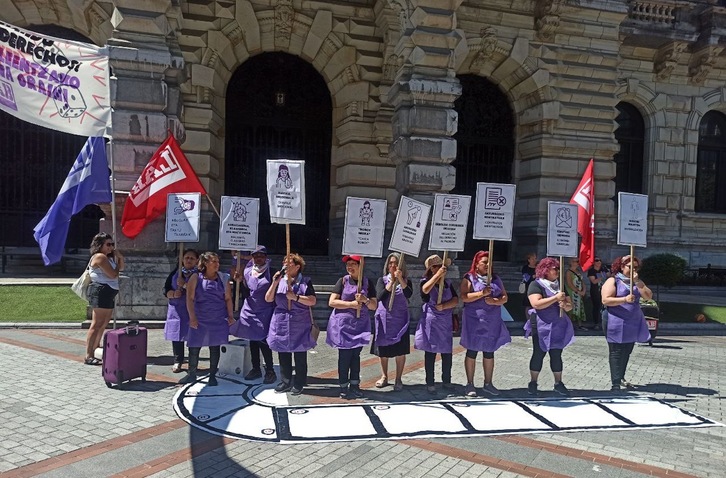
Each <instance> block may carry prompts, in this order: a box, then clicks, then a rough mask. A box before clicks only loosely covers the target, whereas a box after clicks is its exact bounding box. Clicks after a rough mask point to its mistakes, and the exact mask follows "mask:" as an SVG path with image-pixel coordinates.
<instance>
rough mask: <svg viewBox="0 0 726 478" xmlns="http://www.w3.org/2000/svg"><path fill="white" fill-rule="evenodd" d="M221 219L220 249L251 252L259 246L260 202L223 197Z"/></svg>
mask: <svg viewBox="0 0 726 478" xmlns="http://www.w3.org/2000/svg"><path fill="white" fill-rule="evenodd" d="M221 210H222V211H221V213H220V219H219V248H220V249H224V250H229V251H251V250H253V249H254V248H255V247H256V246H257V236H258V230H259V222H260V200H259V199H258V198H242V197H236V196H222V208H221Z"/></svg>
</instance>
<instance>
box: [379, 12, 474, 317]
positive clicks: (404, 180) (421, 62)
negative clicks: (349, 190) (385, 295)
mask: <svg viewBox="0 0 726 478" xmlns="http://www.w3.org/2000/svg"><path fill="white" fill-rule="evenodd" d="M390 3H391V4H393V5H394V7H395V8H397V9H398V13H399V19H400V22H401V37H400V39H399V41H398V44H397V45H396V48H395V55H396V56H397V57H398V58H399V59H401V61H400V63H401V66H400V68H399V70H398V72H397V75H396V78H395V81H394V82H393V84H392V85H391V87H390V90H389V92H388V101H389V103H390V104H391V105H393V108H394V113H393V118H392V125H393V142H392V144H391V149H390V157H391V159H392V160H393V162H394V164H395V165H396V190H397V192H398V193H399V194H401V195H406V196H408V197H411V198H414V199H417V200H419V201H421V202H425V203H428V204H433V195H434V194H435V193H440V192H447V191H451V190H452V189H453V188H454V186H455V180H456V171H455V169H454V167H453V166H452V165H451V163H452V162H453V161H454V160H455V159H456V141H455V140H454V138H453V136H454V134H455V133H456V130H457V120H458V116H457V113H456V111H455V110H454V101H456V99H457V98H458V97H459V96H460V95H461V85H460V84H459V81H458V80H457V79H456V71H455V64H456V57H457V53H459V52H458V47H459V46H460V45H462V44H463V45H465V44H466V41H465V38H464V35H463V32H461V31H460V30H456V13H455V11H456V8H457V7H458V6H459V5H460V4H461V0H449V1H444V2H442V1H438V0H414V1H412V2H407V1H391V2H390ZM399 199H400V197H399V198H396V200H395V201H394V203H393V204H390V206H391V208H392V209H393V210H392V213H393V214H395V213H396V212H397V209H398V202H399ZM427 245H428V241H427V240H424V244H423V245H422V248H421V252H420V255H419V257H418V258H413V257H406V262H407V263H408V264H409V275H410V277H411V280H412V281H413V282H414V283H415V282H418V281H419V279H420V278H421V276H422V275H423V266H422V263H423V260H424V259H425V258H426V257H427V256H428V255H429V254H430V253H431V252H429V251H428V248H427V247H426V246H427ZM435 252H436V253H438V254H441V251H435ZM457 275H458V271H456V270H452V271H451V276H452V277H453V276H457ZM416 290H418V287H416ZM411 314H412V317H418V316H419V314H420V298H419V297H418V296H417V295H416V294H415V295H414V297H413V299H412V300H411Z"/></svg>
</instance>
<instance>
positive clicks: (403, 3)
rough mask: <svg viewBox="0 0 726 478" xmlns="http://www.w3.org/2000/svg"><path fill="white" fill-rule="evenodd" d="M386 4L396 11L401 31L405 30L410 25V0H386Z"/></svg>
mask: <svg viewBox="0 0 726 478" xmlns="http://www.w3.org/2000/svg"><path fill="white" fill-rule="evenodd" d="M388 4H389V5H390V6H391V8H393V9H394V10H395V11H396V12H397V13H398V20H399V21H400V22H401V32H405V31H406V30H408V29H409V28H411V27H412V25H411V20H410V18H411V10H412V8H411V2H410V0H388Z"/></svg>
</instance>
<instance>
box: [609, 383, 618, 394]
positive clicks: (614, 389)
mask: <svg viewBox="0 0 726 478" xmlns="http://www.w3.org/2000/svg"><path fill="white" fill-rule="evenodd" d="M610 391H611V392H616V393H620V391H621V388H620V385H617V384H616V385H613V386H612V387H610Z"/></svg>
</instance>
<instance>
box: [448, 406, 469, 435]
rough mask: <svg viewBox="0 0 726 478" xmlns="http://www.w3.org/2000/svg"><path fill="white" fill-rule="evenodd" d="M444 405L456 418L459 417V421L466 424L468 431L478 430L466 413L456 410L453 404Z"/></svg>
mask: <svg viewBox="0 0 726 478" xmlns="http://www.w3.org/2000/svg"><path fill="white" fill-rule="evenodd" d="M443 406H444V408H445V409H446V410H448V411H449V412H451V413H452V414H453V415H454V416H455V417H456V418H458V419H459V421H460V422H461V424H462V425H463V426H464V428H466V429H467V431H470V432H475V431H477V429H476V428H474V425H472V424H471V422H470V421H469V420H468V419H467V418H466V417H465V416H464V415H462V414H461V413H459V412H458V411H456V409H455V408H454V407H453V406H451V404H450V403H444V404H443Z"/></svg>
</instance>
